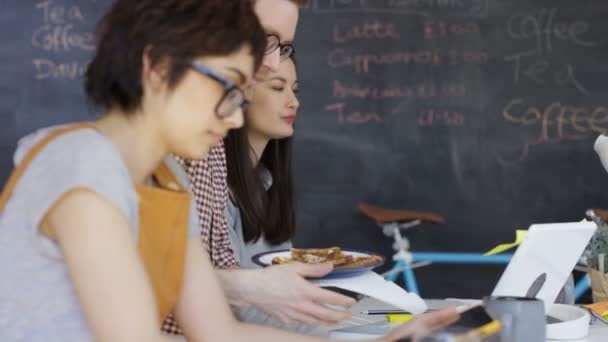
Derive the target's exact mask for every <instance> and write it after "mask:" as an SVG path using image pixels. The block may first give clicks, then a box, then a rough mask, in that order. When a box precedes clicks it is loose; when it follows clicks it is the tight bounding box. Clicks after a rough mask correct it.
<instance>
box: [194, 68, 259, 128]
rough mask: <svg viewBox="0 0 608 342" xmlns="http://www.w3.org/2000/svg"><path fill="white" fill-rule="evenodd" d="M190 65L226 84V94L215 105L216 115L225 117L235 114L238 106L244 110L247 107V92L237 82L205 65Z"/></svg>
mask: <svg viewBox="0 0 608 342" xmlns="http://www.w3.org/2000/svg"><path fill="white" fill-rule="evenodd" d="M190 66H191V67H192V68H193V69H194V70H195V71H197V72H199V73H200V74H202V75H205V76H207V77H209V78H211V79H213V80H215V81H217V82H218V83H220V84H221V85H222V86H224V95H223V96H222V98H221V99H220V100H219V101H218V103H217V105H216V106H215V115H217V116H218V117H219V118H221V119H224V118H227V117H229V116H231V115H232V114H234V112H235V111H236V110H237V109H238V108H241V109H242V110H243V111H245V110H246V109H247V107H248V106H249V100H247V97H246V96H245V92H244V91H243V90H242V89H241V88H239V87H238V86H237V85H236V84H234V83H232V82H230V81H228V80H227V79H225V78H223V77H222V76H220V75H218V74H216V73H215V72H213V71H212V70H211V69H209V68H207V67H206V66H204V65H201V64H194V63H192V64H190Z"/></svg>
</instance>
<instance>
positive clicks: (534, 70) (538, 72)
mask: <svg viewBox="0 0 608 342" xmlns="http://www.w3.org/2000/svg"><path fill="white" fill-rule="evenodd" d="M536 55H537V53H536V51H535V50H531V51H526V52H522V53H518V54H514V55H511V56H507V57H505V61H507V62H512V63H513V82H514V83H515V84H518V83H519V82H520V80H522V79H525V80H526V81H530V82H532V83H533V84H535V85H539V86H540V85H547V84H553V85H558V86H572V87H574V88H575V89H576V90H578V91H579V92H580V93H582V94H584V95H589V94H590V92H589V90H588V89H587V88H586V87H585V86H584V85H583V83H582V81H580V80H579V79H578V78H577V77H576V75H575V71H574V67H573V66H572V65H571V64H558V65H555V64H551V63H550V62H549V61H547V60H543V59H538V58H534V59H532V60H530V59H531V58H529V57H535V56H536Z"/></svg>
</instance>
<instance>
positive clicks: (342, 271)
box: [251, 249, 384, 278]
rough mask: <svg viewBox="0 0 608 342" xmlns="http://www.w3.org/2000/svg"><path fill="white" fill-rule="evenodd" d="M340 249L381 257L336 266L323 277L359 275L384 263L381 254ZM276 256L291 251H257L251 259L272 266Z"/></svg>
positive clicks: (361, 255)
mask: <svg viewBox="0 0 608 342" xmlns="http://www.w3.org/2000/svg"><path fill="white" fill-rule="evenodd" d="M341 250H342V253H344V254H346V255H352V256H355V257H366V256H367V257H368V256H373V255H377V256H379V257H381V258H382V260H380V261H378V262H376V263H373V264H371V265H365V266H358V267H338V268H336V269H334V270H333V271H331V272H330V273H329V274H327V275H326V276H325V277H324V278H342V277H352V276H355V275H359V274H361V273H363V272H367V271H370V270H372V269H374V268H376V267H378V266H380V265H382V264H384V257H383V256H381V255H378V254H375V253H371V252H366V251H361V250H355V249H341ZM276 257H282V258H290V257H291V251H290V250H288V249H283V250H278V251H270V252H264V253H259V254H256V255H254V256H253V257H251V261H253V263H255V264H257V265H260V266H262V267H267V266H272V259H273V258H276Z"/></svg>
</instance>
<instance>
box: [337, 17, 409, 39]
mask: <svg viewBox="0 0 608 342" xmlns="http://www.w3.org/2000/svg"><path fill="white" fill-rule="evenodd" d="M332 37H333V40H334V42H336V43H347V42H350V41H355V40H364V41H365V40H374V39H376V40H380V39H399V38H400V36H399V33H398V32H397V30H396V28H395V24H393V23H384V22H381V21H379V20H374V21H369V22H364V23H362V24H353V25H348V26H346V27H344V25H339V24H336V25H334V29H333V35H332Z"/></svg>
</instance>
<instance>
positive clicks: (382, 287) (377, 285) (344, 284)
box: [311, 271, 427, 314]
mask: <svg viewBox="0 0 608 342" xmlns="http://www.w3.org/2000/svg"><path fill="white" fill-rule="evenodd" d="M311 282H312V283H314V284H316V285H319V286H334V287H339V288H341V289H345V290H349V291H353V292H357V293H360V294H363V295H366V296H369V297H372V298H375V299H378V300H380V301H383V302H385V303H387V304H391V305H394V306H395V307H397V308H399V309H401V310H405V311H408V312H411V313H413V314H421V313H423V312H425V311H426V310H427V306H426V303H425V302H424V301H423V300H422V298H420V296H418V295H417V294H415V293H408V292H407V291H405V290H404V289H402V288H401V287H399V286H397V284H395V283H393V282H392V281H387V280H385V279H384V278H382V277H381V276H380V275H378V274H377V273H375V272H373V271H369V272H365V273H363V274H360V275H357V276H354V277H347V278H330V279H317V280H311Z"/></svg>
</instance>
